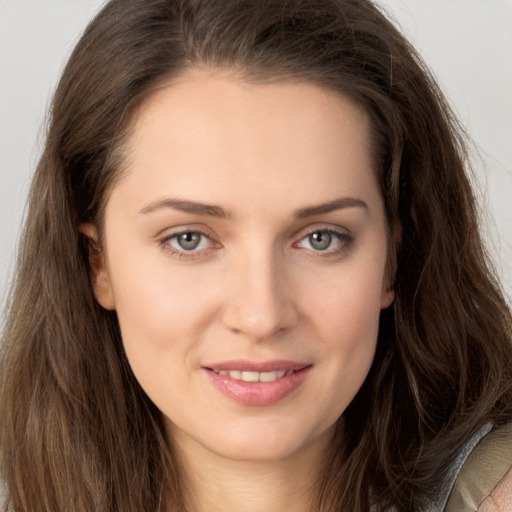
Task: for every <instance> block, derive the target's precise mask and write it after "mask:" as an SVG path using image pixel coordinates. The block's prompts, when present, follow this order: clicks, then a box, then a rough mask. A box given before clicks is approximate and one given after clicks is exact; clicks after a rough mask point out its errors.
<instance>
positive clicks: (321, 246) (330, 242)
mask: <svg viewBox="0 0 512 512" xmlns="http://www.w3.org/2000/svg"><path fill="white" fill-rule="evenodd" d="M351 240H352V238H351V236H350V235H349V234H347V233H340V232H337V231H334V230H331V229H318V230H316V231H312V232H310V233H308V234H307V235H306V236H305V237H304V238H302V239H301V240H300V241H299V242H298V243H297V244H295V245H296V246H297V247H299V248H302V249H308V250H311V251H315V252H319V253H322V252H323V253H326V255H329V254H337V253H339V252H342V251H344V250H346V249H347V248H348V246H349V244H350V242H351Z"/></svg>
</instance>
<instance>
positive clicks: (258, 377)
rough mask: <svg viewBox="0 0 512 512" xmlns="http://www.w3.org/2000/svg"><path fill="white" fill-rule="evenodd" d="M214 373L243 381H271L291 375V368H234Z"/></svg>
mask: <svg viewBox="0 0 512 512" xmlns="http://www.w3.org/2000/svg"><path fill="white" fill-rule="evenodd" d="M214 372H215V373H217V374H218V375H224V376H229V377H231V378H232V379H235V380H243V381H244V382H273V381H275V380H277V379H281V378H283V377H285V376H288V375H291V374H292V373H293V370H277V371H274V372H261V373H260V372H240V371H236V370H232V371H226V370H220V371H216V370H214Z"/></svg>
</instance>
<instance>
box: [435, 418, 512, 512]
mask: <svg viewBox="0 0 512 512" xmlns="http://www.w3.org/2000/svg"><path fill="white" fill-rule="evenodd" d="M511 468H512V423H510V424H507V425H502V426H499V427H495V428H493V429H492V430H491V431H490V432H489V433H488V434H487V435H485V436H483V437H482V439H481V440H480V441H479V442H478V444H477V445H476V446H475V447H474V448H473V450H472V451H471V453H470V454H469V456H468V457H467V459H466V461H465V463H464V465H463V466H462V469H461V470H460V472H459V474H458V476H457V479H456V481H455V483H454V485H453V488H452V490H451V493H450V497H449V499H448V503H447V505H446V508H445V509H444V510H445V512H466V511H467V512H469V511H471V512H474V511H476V510H478V511H479V512H510V511H512V469H511Z"/></svg>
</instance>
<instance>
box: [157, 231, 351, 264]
mask: <svg viewBox="0 0 512 512" xmlns="http://www.w3.org/2000/svg"><path fill="white" fill-rule="evenodd" d="M318 233H322V234H328V235H329V236H330V237H332V238H335V239H337V240H338V245H339V247H336V248H335V249H325V250H315V249H314V248H311V249H308V248H305V249H302V250H304V251H307V252H308V253H310V254H311V255H312V256H313V257H320V258H329V257H335V256H339V255H341V254H344V253H346V252H347V251H348V250H349V248H350V246H351V244H352V242H353V238H354V237H353V236H352V235H351V234H349V233H346V232H343V231H338V230H336V229H332V228H324V229H318V228H317V229H312V230H311V231H309V232H307V233H305V234H304V235H303V236H302V237H301V238H300V240H298V241H297V242H294V243H293V244H292V246H293V247H295V248H298V249H300V247H299V244H301V243H302V242H304V241H305V240H307V239H309V237H311V236H312V235H314V234H318ZM187 234H191V235H199V236H201V237H202V239H201V241H200V242H199V245H200V244H201V243H202V241H203V239H204V238H206V239H208V240H209V241H210V243H211V244H212V245H217V248H220V247H222V245H221V244H220V243H218V242H214V241H213V240H212V237H211V236H210V235H209V234H208V233H205V232H203V231H201V230H197V229H188V230H182V231H178V232H176V233H173V234H172V235H169V236H166V237H165V238H162V239H161V240H159V242H158V243H159V245H160V246H161V247H162V249H163V250H165V251H168V252H170V253H171V256H174V257H177V258H179V259H187V260H190V259H194V258H197V257H199V256H201V255H202V253H203V252H204V251H207V250H208V249H210V247H207V248H203V249H199V250H196V249H191V250H188V251H187V250H186V249H179V248H177V247H174V246H173V245H171V240H177V239H178V237H179V236H181V235H187ZM331 241H332V240H331ZM310 245H311V244H310Z"/></svg>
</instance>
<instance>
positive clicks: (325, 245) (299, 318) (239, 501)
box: [82, 70, 394, 512]
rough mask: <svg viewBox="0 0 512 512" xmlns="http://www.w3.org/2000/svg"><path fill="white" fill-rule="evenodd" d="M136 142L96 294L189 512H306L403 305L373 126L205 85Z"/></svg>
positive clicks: (316, 96)
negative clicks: (160, 420)
mask: <svg viewBox="0 0 512 512" xmlns="http://www.w3.org/2000/svg"><path fill="white" fill-rule="evenodd" d="M132 128H133V129H132V131H131V135H130V138H129V140H128V144H127V155H126V170H125V171H126V172H125V173H124V174H123V177H122V178H121V179H120V181H119V182H118V183H117V184H116V186H115V187H114V189H113V191H112V192H111V194H110V197H109V198H108V201H107V204H106V209H105V219H104V233H103V238H102V240H103V254H102V257H101V258H100V259H99V261H98V262H97V264H96V265H95V266H94V269H93V270H94V275H93V282H94V288H95V293H96V297H97V299H98V301H99V302H100V304H101V305H102V306H103V307H105V308H107V309H115V310H116V313H117V316H118V318H119V324H120V327H121V333H122V337H123V343H124V346H125V350H126V354H127V356H128V360H129V362H130V365H131V367H132V369H133V372H134V374H135V376H136V377H137V379H138V381H139V382H140V384H141V386H142V388H143V389H144V390H145V392H146V393H147V394H148V396H149V397H150V398H151V399H152V400H153V402H154V403H155V404H156V405H157V407H158V408H159V409H160V410H161V411H162V413H163V415H164V418H165V422H166V426H167V432H168V435H169V438H170V439H172V441H173V445H174V446H175V449H176V452H177V455H178V457H179V460H180V463H181V464H182V467H183V469H184V473H185V475H186V483H187V489H188V493H187V496H186V498H187V500H188V505H189V509H190V510H194V511H200V512H202V511H210V512H212V511H213V512H215V511H217V510H218V511H220V510H222V511H224V512H229V511H237V512H240V511H247V512H251V511H261V510H265V511H267V512H273V511H278V510H279V511H282V510H294V511H296V512H301V511H306V510H312V508H313V507H312V505H311V502H310V501H309V499H308V498H309V496H311V495H312V492H313V490H312V489H313V487H314V484H315V483H316V482H315V480H314V475H316V474H318V472H319V470H320V468H321V466H322V461H323V456H324V454H325V452H326V451H327V450H328V447H329V445H330V441H331V439H332V435H333V430H334V427H335V424H336V422H337V420H338V419H339V418H340V416H341V415H342V413H343V411H344V410H345V409H346V407H347V406H348V404H349V403H350V402H351V400H352V399H353V398H354V396H355V394H356V393H357V391H358V390H359V388H360V386H361V385H362V383H363V381H364V379H365V378H366V375H367V374H368V371H369V368H370V366H371V364H372V361H373V357H374V353H375V347H376V341H377V332H378V321H379V314H380V311H381V309H383V308H386V307H388V306H389V305H390V304H391V303H392V301H393V298H394V292H393V291H392V290H391V289H390V288H391V287H390V286H389V283H390V277H391V276H390V275H389V265H388V226H387V222H386V218H385V213H384V207H383V201H382V197H381V194H380V192H379V187H378V184H377V180H376V176H375V169H374V166H373V162H372V159H371V156H370V155H371V136H370V123H369V119H368V116H367V115H366V114H365V112H364V111H363V110H362V109H360V108H359V107H358V106H356V105H355V104H354V103H353V102H352V101H350V100H349V99H348V98H346V97H344V96H342V95H340V94H337V93H333V92H328V91H325V90H323V89H320V88H318V87H316V86H313V85H308V84H296V83H273V84H267V85H261V84H260V85H254V84H249V83H247V82H244V81H242V80H239V79H237V78H236V77H235V76H234V75H232V74H231V75H230V74H226V73H224V74H222V73H219V72H217V73H216V72H211V71H205V70H195V71H190V72H188V73H187V74H186V75H185V76H182V77H180V79H179V80H178V81H175V82H174V83H172V84H168V85H167V86H165V87H162V88H161V89H159V90H158V91H157V92H155V93H154V94H153V95H152V97H150V99H149V100H148V101H147V102H146V103H145V104H144V105H143V107H142V108H141V110H140V112H139V113H138V116H137V117H136V119H135V120H134V124H133V127H132ZM82 231H84V232H85V233H87V234H88V235H89V236H91V237H92V238H97V234H96V232H95V229H94V227H93V226H91V225H84V226H82ZM256 381H257V382H256ZM169 510H170V509H169Z"/></svg>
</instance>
